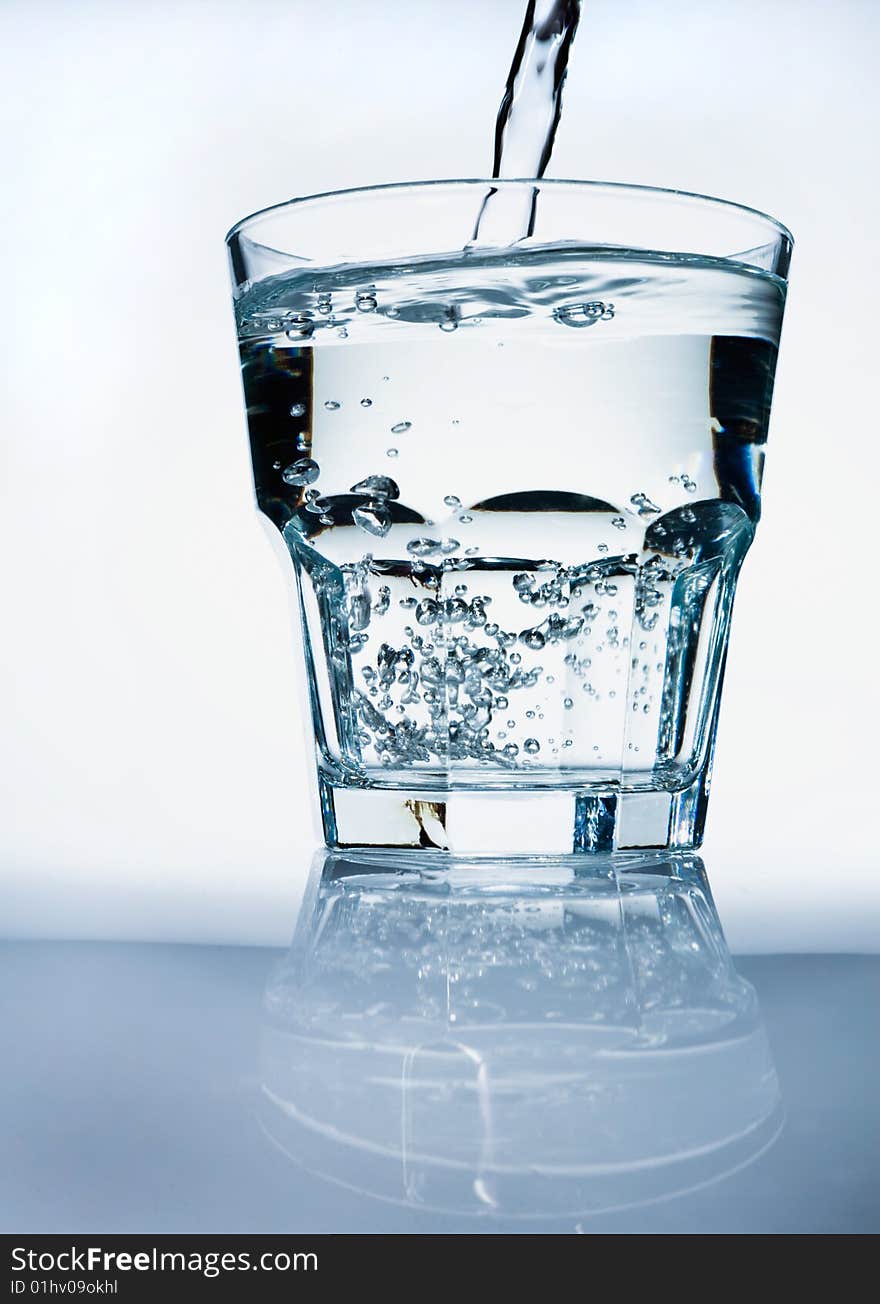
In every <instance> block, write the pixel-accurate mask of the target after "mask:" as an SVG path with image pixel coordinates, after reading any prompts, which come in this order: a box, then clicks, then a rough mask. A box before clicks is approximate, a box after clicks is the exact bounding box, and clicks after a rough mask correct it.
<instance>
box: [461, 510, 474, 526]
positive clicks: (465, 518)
mask: <svg viewBox="0 0 880 1304" xmlns="http://www.w3.org/2000/svg"><path fill="white" fill-rule="evenodd" d="M458 519H459V521H460V522H461V524H462V525H470V523H471V521H472V520H473V519H474V518H473V517H472V516H469V515H468V513H467V512H463V513H462V515H461V516H459V518H458Z"/></svg>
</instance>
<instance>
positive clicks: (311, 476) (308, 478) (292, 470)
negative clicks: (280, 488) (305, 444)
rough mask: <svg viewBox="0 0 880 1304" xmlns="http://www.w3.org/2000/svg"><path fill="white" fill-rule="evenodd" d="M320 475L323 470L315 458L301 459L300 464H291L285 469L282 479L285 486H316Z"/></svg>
mask: <svg viewBox="0 0 880 1304" xmlns="http://www.w3.org/2000/svg"><path fill="white" fill-rule="evenodd" d="M320 474H321V468H320V467H319V466H318V463H317V462H316V461H314V459H313V458H311V457H301V458H300V460H299V461H298V462H291V464H290V466H286V467H285V468H284V470H283V471H282V472H281V479H282V480H283V481H284V483H285V484H295V485H306V484H314V483H315V481H316V480H317V478H318V476H319V475H320Z"/></svg>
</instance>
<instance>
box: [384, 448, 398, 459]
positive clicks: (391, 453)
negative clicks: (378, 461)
mask: <svg viewBox="0 0 880 1304" xmlns="http://www.w3.org/2000/svg"><path fill="white" fill-rule="evenodd" d="M397 452H398V450H397V449H396V448H386V449H385V456H386V457H397Z"/></svg>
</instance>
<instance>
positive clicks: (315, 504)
mask: <svg viewBox="0 0 880 1304" xmlns="http://www.w3.org/2000/svg"><path fill="white" fill-rule="evenodd" d="M332 505H333V504H332V503H330V502H329V501H328V500H327V499H326V498H318V497H315V498H312V499H310V500H309V502H307V503H306V511H307V512H312V513H313V514H314V515H315V516H323V515H324V513H325V512H328V511H329V510H330V508H331V507H332Z"/></svg>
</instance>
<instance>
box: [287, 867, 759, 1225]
mask: <svg viewBox="0 0 880 1304" xmlns="http://www.w3.org/2000/svg"><path fill="white" fill-rule="evenodd" d="M322 866H323V875H322V874H321V869H322ZM534 872H535V871H534V868H532V869H531V870H526V869H525V868H524V869H523V870H522V871H521V877H520V876H519V875H518V874H517V872H516V871H514V872H512V873H511V872H510V871H506V872H505V875H504V877H503V879H502V878H500V877H499V876H498V873H497V870H492V869H490V868H487V869H484V870H483V871H480V870H476V869H472V870H471V871H470V873H469V875H468V877H467V879H466V881H464V882H462V883H456V884H455V885H454V886H453V887H451V886H450V884H449V882H448V880H434V881H426V880H424V879H419V878H415V877H410V876H402V875H395V874H392V873H383V872H376V873H373V874H364V873H363V866H362V865H360V866H359V865H357V864H355V863H354V862H351V861H348V862H347V861H346V860H345V859H343V858H340V857H338V856H336V855H329V856H327V858H326V863H324V860H323V856H322V857H321V858H320V861H319V863H317V864H316V867H315V870H314V873H313V879H312V883H311V890H310V894H308V895H307V897H306V904H305V906H304V909H303V913H302V915H301V918H300V924H299V927H298V930H297V934H296V937H295V939H294V943H293V947H292V949H291V951H290V953H289V955H288V956H287V958H286V959H285V961H284V962H283V964H282V965H281V967H280V969H279V971H278V972H277V974H276V975H275V977H274V979H273V980H272V981H271V982H270V985H269V987H268V989H267V991H266V997H265V1018H264V1029H263V1051H262V1084H263V1097H262V1118H263V1122H264V1125H265V1128H266V1130H267V1132H268V1134H269V1135H270V1136H271V1137H272V1139H273V1140H275V1141H276V1142H277V1144H278V1145H279V1146H281V1147H282V1148H283V1149H284V1150H285V1151H286V1152H287V1153H288V1154H289V1155H290V1156H291V1157H293V1158H295V1159H296V1160H298V1161H299V1162H300V1163H301V1164H303V1166H305V1167H306V1168H308V1169H310V1170H311V1171H313V1172H317V1173H320V1174H322V1175H324V1176H326V1177H328V1178H331V1179H334V1180H337V1181H339V1182H342V1183H344V1184H345V1185H346V1186H349V1187H353V1188H356V1189H358V1190H361V1191H363V1192H365V1193H369V1194H370V1195H373V1196H376V1197H378V1198H383V1199H390V1200H395V1201H402V1202H404V1203H409V1204H413V1205H416V1206H423V1207H428V1208H433V1209H447V1210H456V1211H462V1212H467V1211H470V1212H473V1213H484V1214H491V1213H492V1212H493V1211H498V1212H503V1213H506V1214H509V1215H541V1214H545V1213H546V1214H550V1213H563V1212H566V1213H587V1212H591V1211H592V1212H598V1211H600V1210H608V1209H612V1208H619V1207H622V1206H628V1205H635V1204H641V1203H646V1202H649V1201H652V1200H657V1199H661V1198H663V1197H665V1196H668V1195H672V1194H676V1193H680V1192H682V1191H685V1190H688V1189H692V1188H694V1187H696V1186H699V1185H702V1184H705V1183H707V1182H710V1181H713V1180H716V1179H718V1178H720V1177H722V1176H724V1175H725V1174H728V1173H730V1172H731V1171H733V1170H734V1169H736V1168H739V1167H741V1166H743V1165H744V1164H746V1163H748V1162H750V1161H751V1160H752V1159H754V1158H755V1157H756V1156H757V1155H758V1154H759V1153H761V1151H762V1150H763V1149H765V1148H766V1146H767V1145H768V1144H769V1143H770V1142H771V1141H772V1139H773V1138H774V1137H775V1135H776V1133H777V1131H778V1129H779V1125H780V1097H779V1088H778V1084H777V1080H776V1074H775V1071H774V1068H773V1063H772V1059H771V1056H770V1050H769V1047H768V1044H767V1039H766V1036H765V1033H764V1030H763V1026H762V1023H761V1019H760V1014H759V1010H758V1006H757V1002H756V998H755V994H754V991H753V990H752V988H751V987H750V986H749V984H748V983H746V982H744V981H743V980H742V979H741V978H739V977H738V975H737V974H736V972H735V970H734V968H733V966H732V963H731V960H730V955H729V953H728V951H727V947H726V945H725V942H724V938H723V935H722V932H721V927H720V924H719V922H718V917H717V915H716V913H715V909H714V906H713V904H712V899H711V896H710V893H709V889H708V885H707V882H706V879H705V875H704V871H703V867H702V864H701V862H700V860H699V859H698V858H697V857H696V856H694V855H689V854H677V855H674V856H670V855H668V853H663V854H661V853H657V854H656V855H655V856H653V857H644V858H641V857H640V858H633V859H632V860H631V861H630V863H629V864H628V865H627V866H626V867H625V868H624V869H623V870H621V871H620V872H618V874H617V875H616V877H615V876H613V875H610V876H608V877H597V876H594V877H590V878H580V877H576V876H574V875H573V874H572V873H571V871H570V869H568V868H565V867H564V866H562V865H560V866H559V867H558V868H556V869H553V868H549V869H548V868H547V867H544V868H543V871H542V873H541V876H540V882H539V883H536V882H534V881H529V877H528V876H529V874H532V875H534Z"/></svg>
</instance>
